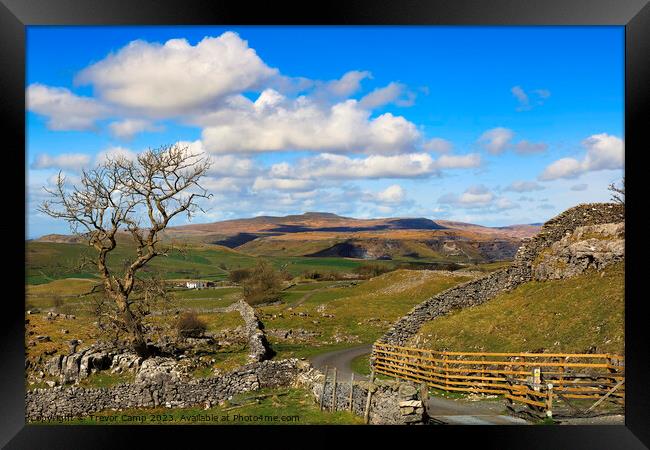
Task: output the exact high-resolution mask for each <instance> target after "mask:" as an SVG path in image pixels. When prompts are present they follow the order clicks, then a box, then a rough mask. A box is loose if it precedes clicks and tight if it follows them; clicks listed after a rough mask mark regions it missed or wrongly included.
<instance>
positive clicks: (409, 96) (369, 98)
mask: <svg viewBox="0 0 650 450" xmlns="http://www.w3.org/2000/svg"><path fill="white" fill-rule="evenodd" d="M405 93H406V98H403V97H402V96H403V95H404V94H405ZM414 102H415V94H413V93H412V92H407V91H406V86H405V85H403V84H401V83H396V82H392V83H389V84H388V85H387V86H384V87H382V88H377V89H375V90H374V91H372V92H371V93H369V94H368V95H366V96H364V97H363V98H362V99H361V100H359V104H360V105H361V107H362V108H367V109H374V108H377V107H379V106H383V105H387V104H389V103H395V104H396V105H397V106H411V105H413V103H414Z"/></svg>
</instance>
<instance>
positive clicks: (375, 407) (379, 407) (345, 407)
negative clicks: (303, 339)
mask: <svg viewBox="0 0 650 450" xmlns="http://www.w3.org/2000/svg"><path fill="white" fill-rule="evenodd" d="M324 378H325V375H324V374H323V372H321V371H320V370H318V369H315V368H310V369H309V370H306V371H304V372H301V373H300V374H298V377H297V379H296V384H297V385H299V386H303V387H306V388H307V389H308V390H309V391H310V392H311V393H312V395H313V398H314V401H315V402H316V403H319V404H320V401H321V398H322V406H323V409H324V410H326V411H329V410H331V408H332V391H333V377H332V376H331V374H330V376H329V377H328V379H327V383H326V384H325V386H324V389H325V392H324V393H323V380H324ZM369 390H370V391H371V393H372V394H371V398H370V412H369V415H368V419H369V420H368V421H369V423H371V424H376V425H405V424H410V425H417V424H423V423H426V422H427V416H426V412H425V408H424V405H423V403H422V401H421V400H420V398H419V397H420V392H419V390H418V389H417V388H416V387H414V386H413V385H412V384H411V383H405V382H398V381H383V380H375V381H374V382H373V383H370V382H369V381H355V382H354V384H353V389H352V412H353V413H354V414H356V415H359V416H364V414H365V408H366V400H367V397H368V391H369ZM335 402H336V410H337V411H349V410H350V380H341V379H339V380H338V381H337V384H336V392H335Z"/></svg>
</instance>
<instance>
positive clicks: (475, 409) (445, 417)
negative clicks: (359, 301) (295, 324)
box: [310, 344, 528, 425]
mask: <svg viewBox="0 0 650 450" xmlns="http://www.w3.org/2000/svg"><path fill="white" fill-rule="evenodd" d="M371 351H372V344H366V345H359V346H357V347H351V348H345V349H342V350H335V351H332V352H327V353H321V354H319V355H315V356H312V357H311V358H310V360H311V363H312V365H313V366H314V367H316V368H317V369H321V370H323V369H325V366H327V367H328V368H329V369H332V368H334V367H336V372H337V377H338V379H340V380H348V379H349V378H350V375H351V374H352V367H351V363H352V360H353V359H354V358H356V357H357V356H361V355H366V354H369V353H370V352H371ZM354 378H355V379H356V380H367V379H368V377H366V376H363V375H359V374H358V373H356V372H355V374H354ZM503 410H504V405H503V402H502V401H483V400H482V401H469V400H451V399H446V398H441V397H429V401H428V403H427V413H428V414H429V416H430V417H431V419H432V421H433V422H434V423H438V424H445V425H526V424H527V423H528V422H526V421H525V420H523V419H520V418H518V417H512V416H509V415H507V414H503Z"/></svg>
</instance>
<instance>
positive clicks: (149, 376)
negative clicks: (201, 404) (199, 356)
mask: <svg viewBox="0 0 650 450" xmlns="http://www.w3.org/2000/svg"><path fill="white" fill-rule="evenodd" d="M187 379H189V376H188V374H187V373H184V371H183V369H182V367H181V366H179V364H178V362H176V360H174V359H172V358H164V357H153V358H148V359H146V360H145V361H144V362H142V365H141V366H140V370H138V373H137V375H136V376H135V382H136V383H140V384H170V383H176V382H180V381H185V380H187Z"/></svg>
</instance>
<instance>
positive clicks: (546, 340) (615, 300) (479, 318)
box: [419, 263, 625, 354]
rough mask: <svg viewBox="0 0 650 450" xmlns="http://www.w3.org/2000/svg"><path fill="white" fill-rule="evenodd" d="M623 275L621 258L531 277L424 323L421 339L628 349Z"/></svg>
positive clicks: (499, 348)
mask: <svg viewBox="0 0 650 450" xmlns="http://www.w3.org/2000/svg"><path fill="white" fill-rule="evenodd" d="M624 278H625V268H624V265H623V263H619V264H616V265H613V266H610V267H608V268H606V269H604V270H603V271H601V272H596V271H588V272H586V273H584V274H582V275H579V276H576V277H572V278H568V279H564V280H553V281H544V282H538V281H533V282H528V283H525V284H523V285H521V286H519V287H517V288H516V289H514V290H513V291H511V292H508V293H503V294H500V295H498V296H497V297H496V298H494V299H492V300H490V301H489V302H487V303H484V304H483V305H480V306H476V307H473V308H468V309H464V310H460V311H457V312H454V313H451V314H449V315H447V316H444V317H439V318H437V319H434V320H432V321H430V322H428V323H427V324H425V325H424V326H423V327H422V329H421V330H420V332H419V339H420V345H422V346H427V347H430V348H434V349H436V350H445V349H447V350H455V351H488V352H523V351H537V350H540V349H548V350H550V351H555V352H569V353H583V352H586V351H587V350H588V349H589V348H590V347H592V346H594V347H596V352H597V353H607V352H611V353H617V354H623V352H624V320H623V319H624V300H625V295H624V294H625V291H624Z"/></svg>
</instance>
